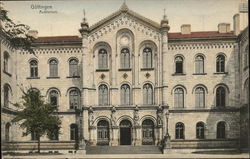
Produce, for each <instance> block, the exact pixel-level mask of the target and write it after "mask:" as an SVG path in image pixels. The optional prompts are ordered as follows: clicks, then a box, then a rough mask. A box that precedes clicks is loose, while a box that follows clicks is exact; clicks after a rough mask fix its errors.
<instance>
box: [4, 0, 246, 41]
mask: <svg viewBox="0 0 250 159" xmlns="http://www.w3.org/2000/svg"><path fill="white" fill-rule="evenodd" d="M241 1H242V0H125V2H126V4H127V6H128V7H129V9H131V10H133V11H135V12H137V13H139V14H140V15H142V16H144V17H146V18H149V19H151V20H153V21H155V22H158V23H160V21H161V19H162V17H163V14H164V9H165V10H166V15H167V17H168V19H169V25H170V32H180V26H181V25H182V24H191V28H192V31H215V30H217V26H218V24H219V23H231V29H233V15H234V14H236V13H238V8H239V4H240V2H241ZM123 2H124V0H71V1H69V0H64V1H59V0H56V1H5V2H3V7H4V8H5V9H6V10H8V11H9V13H8V15H9V17H10V18H11V19H13V20H14V21H15V22H17V23H23V24H27V25H29V26H30V27H31V29H34V30H38V34H39V36H61V35H79V32H78V29H79V28H80V23H81V21H82V18H83V10H85V14H86V18H87V21H88V23H89V25H90V26H91V25H93V24H95V23H96V22H98V21H99V20H101V19H103V18H105V17H107V16H109V15H110V14H112V13H113V12H115V11H117V10H119V8H120V6H121V5H122V3H123ZM37 6H38V7H37ZM45 7H47V9H45ZM40 10H41V11H42V12H41V11H40ZM45 11H47V12H46V13H45Z"/></svg>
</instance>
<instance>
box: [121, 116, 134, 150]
mask: <svg viewBox="0 0 250 159" xmlns="http://www.w3.org/2000/svg"><path fill="white" fill-rule="evenodd" d="M131 134H132V124H131V122H130V121H129V120H122V121H121V123H120V145H131V141H132V135H131Z"/></svg>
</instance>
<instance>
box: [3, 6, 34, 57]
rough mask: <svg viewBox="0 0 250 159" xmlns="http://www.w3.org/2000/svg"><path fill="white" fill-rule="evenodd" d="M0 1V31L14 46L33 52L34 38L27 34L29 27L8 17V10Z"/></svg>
mask: <svg viewBox="0 0 250 159" xmlns="http://www.w3.org/2000/svg"><path fill="white" fill-rule="evenodd" d="M2 4H3V3H1V2H0V33H1V34H2V33H4V34H5V35H6V36H7V38H8V40H9V41H10V42H11V44H12V46H13V47H14V48H21V49H24V50H25V51H28V52H30V53H33V54H34V50H33V46H32V43H33V42H34V40H35V38H34V37H33V36H31V35H29V34H28V31H29V29H30V27H29V26H28V25H25V24H16V23H14V22H13V20H11V19H10V18H9V17H8V14H7V13H8V11H7V10H5V9H4V8H3V7H2Z"/></svg>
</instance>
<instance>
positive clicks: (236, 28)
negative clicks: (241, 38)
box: [233, 14, 240, 35]
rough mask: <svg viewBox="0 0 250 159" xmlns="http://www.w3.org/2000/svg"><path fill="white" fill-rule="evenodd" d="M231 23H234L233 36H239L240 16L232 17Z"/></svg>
mask: <svg viewBox="0 0 250 159" xmlns="http://www.w3.org/2000/svg"><path fill="white" fill-rule="evenodd" d="M233 21H234V35H239V34H240V15H239V14H235V15H234V16H233Z"/></svg>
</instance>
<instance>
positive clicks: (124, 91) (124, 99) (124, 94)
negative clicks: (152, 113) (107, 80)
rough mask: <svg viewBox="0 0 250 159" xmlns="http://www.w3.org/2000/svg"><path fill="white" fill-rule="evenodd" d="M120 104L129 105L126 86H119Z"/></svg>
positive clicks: (128, 91)
mask: <svg viewBox="0 0 250 159" xmlns="http://www.w3.org/2000/svg"><path fill="white" fill-rule="evenodd" d="M121 104H122V105H129V104H130V87H129V85H127V84H123V85H122V86H121Z"/></svg>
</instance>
